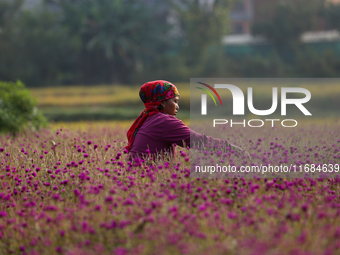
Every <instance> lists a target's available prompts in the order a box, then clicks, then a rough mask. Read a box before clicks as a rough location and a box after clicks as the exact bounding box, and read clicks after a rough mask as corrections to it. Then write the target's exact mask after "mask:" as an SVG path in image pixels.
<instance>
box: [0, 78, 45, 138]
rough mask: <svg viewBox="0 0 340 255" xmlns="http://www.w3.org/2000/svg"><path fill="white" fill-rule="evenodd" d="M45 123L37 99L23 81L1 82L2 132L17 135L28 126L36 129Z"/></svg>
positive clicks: (0, 113) (0, 129)
mask: <svg viewBox="0 0 340 255" xmlns="http://www.w3.org/2000/svg"><path fill="white" fill-rule="evenodd" d="M45 124H46V119H45V118H44V116H43V115H42V114H41V113H39V112H38V110H37V107H36V100H35V99H34V98H33V97H32V95H31V94H30V92H29V90H27V89H26V88H25V86H24V84H23V83H22V82H20V81H17V82H0V132H4V133H12V134H14V135H15V134H17V133H18V132H20V131H22V130H23V129H25V128H27V127H29V128H31V129H34V130H36V129H39V128H40V127H41V126H44V125H45Z"/></svg>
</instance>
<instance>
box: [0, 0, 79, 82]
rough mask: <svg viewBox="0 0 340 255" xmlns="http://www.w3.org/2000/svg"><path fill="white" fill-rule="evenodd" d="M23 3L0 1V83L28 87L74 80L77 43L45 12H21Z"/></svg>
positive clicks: (55, 17)
mask: <svg viewBox="0 0 340 255" xmlns="http://www.w3.org/2000/svg"><path fill="white" fill-rule="evenodd" d="M22 2H23V1H21V0H20V1H19V0H16V1H14V2H10V3H9V2H8V1H6V0H0V28H1V31H0V52H1V54H0V79H1V80H17V79H20V80H23V81H24V82H25V84H27V85H28V86H41V85H46V84H49V85H52V84H60V83H63V82H67V81H68V80H72V79H74V76H73V72H72V71H74V68H73V66H74V65H75V58H76V55H77V42H76V41H74V40H72V38H71V37H70V36H69V35H68V31H67V29H66V28H65V27H62V26H61V24H60V22H59V13H54V12H51V11H50V10H49V9H47V8H40V9H36V10H34V11H29V10H22V8H21V5H22Z"/></svg>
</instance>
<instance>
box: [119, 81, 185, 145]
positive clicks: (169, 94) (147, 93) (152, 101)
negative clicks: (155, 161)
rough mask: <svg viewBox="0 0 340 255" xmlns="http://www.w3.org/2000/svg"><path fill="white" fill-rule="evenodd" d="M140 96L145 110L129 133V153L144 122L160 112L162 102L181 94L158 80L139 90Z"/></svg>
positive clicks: (170, 84)
mask: <svg viewBox="0 0 340 255" xmlns="http://www.w3.org/2000/svg"><path fill="white" fill-rule="evenodd" d="M139 96H140V98H141V99H142V101H143V103H144V105H145V109H144V110H143V111H142V112H141V114H140V115H139V117H138V118H137V119H136V120H135V122H134V123H133V124H132V126H131V127H130V129H129V131H128V133H127V137H128V141H129V143H128V145H127V146H126V147H125V148H126V149H127V150H128V151H130V149H131V146H132V143H133V141H134V139H135V136H136V134H137V131H138V129H139V128H140V127H141V126H142V124H143V123H144V121H145V120H146V119H147V118H148V117H150V116H152V115H154V114H156V113H158V112H159V110H158V109H157V107H158V106H159V105H160V104H161V103H162V101H164V100H167V99H170V98H173V97H176V96H179V93H178V90H177V88H176V86H175V85H173V84H172V83H170V82H168V81H163V80H157V81H150V82H147V83H145V84H144V85H143V86H142V87H141V88H140V90H139Z"/></svg>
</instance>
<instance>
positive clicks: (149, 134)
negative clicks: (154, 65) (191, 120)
mask: <svg viewBox="0 0 340 255" xmlns="http://www.w3.org/2000/svg"><path fill="white" fill-rule="evenodd" d="M139 96H140V98H141V100H142V101H143V103H144V105H145V109H144V110H143V111H142V112H141V114H140V115H139V117H138V118H137V119H136V120H135V122H134V123H133V124H132V126H131V127H130V129H129V130H128V133H127V137H128V145H127V146H126V149H127V150H128V151H129V155H130V158H135V157H137V156H141V157H144V156H147V155H149V154H151V155H157V154H159V153H168V154H169V155H174V154H176V150H175V145H176V144H177V145H179V146H182V147H185V146H188V147H190V138H191V139H193V142H194V143H198V142H202V143H203V144H209V143H211V145H213V146H215V147H223V148H226V147H231V148H232V149H235V150H237V151H242V149H241V148H239V147H237V146H235V145H232V144H230V143H229V142H228V141H224V140H221V139H217V138H213V137H210V136H206V135H204V134H199V133H197V132H194V131H192V130H190V128H189V127H187V126H186V125H185V124H184V123H183V122H182V121H181V120H179V119H177V118H176V117H175V116H176V114H177V112H178V110H179V106H178V102H179V92H178V90H177V88H176V86H175V85H173V84H172V83H170V82H168V81H164V80H156V81H150V82H147V83H145V84H144V85H143V86H142V87H141V88H140V90H139Z"/></svg>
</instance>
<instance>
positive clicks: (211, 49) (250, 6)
mask: <svg viewBox="0 0 340 255" xmlns="http://www.w3.org/2000/svg"><path fill="white" fill-rule="evenodd" d="M339 30H340V1H337V0H164V1H157V0H41V1H39V0H0V80H2V81H16V80H21V81H22V82H23V83H24V84H26V86H27V87H29V88H30V89H31V91H32V93H33V95H34V96H36V97H37V99H38V106H39V108H40V109H41V110H42V111H43V113H44V115H45V116H47V117H48V119H49V120H54V121H77V120H110V119H132V118H135V117H136V116H137V114H138V113H139V112H140V111H141V110H142V109H143V105H141V103H140V102H139V99H138V86H141V85H142V84H143V83H144V82H146V81H149V80H155V79H164V80H169V81H171V82H173V83H176V85H177V84H179V87H180V91H181V94H182V91H185V89H186V88H187V86H188V82H189V79H190V78H191V77H233V78H255V77H281V78H284V77H290V78H292V77H319V78H324V77H328V78H335V77H340V35H339ZM98 84H107V85H98ZM118 84H119V85H118ZM74 85H77V86H76V87H74ZM80 85H81V86H80ZM136 86H137V87H136ZM183 94H184V96H183V97H182V100H181V103H182V106H181V107H182V111H180V112H182V113H181V114H183V116H179V118H188V116H189V97H188V95H187V94H188V92H184V93H183ZM324 100H326V99H324ZM186 101H187V103H186ZM335 106H337V105H334V107H335Z"/></svg>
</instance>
